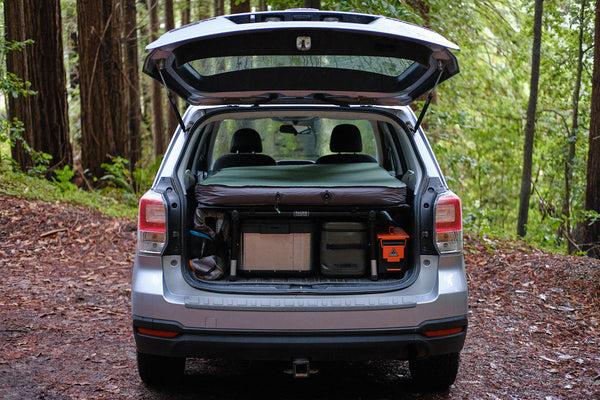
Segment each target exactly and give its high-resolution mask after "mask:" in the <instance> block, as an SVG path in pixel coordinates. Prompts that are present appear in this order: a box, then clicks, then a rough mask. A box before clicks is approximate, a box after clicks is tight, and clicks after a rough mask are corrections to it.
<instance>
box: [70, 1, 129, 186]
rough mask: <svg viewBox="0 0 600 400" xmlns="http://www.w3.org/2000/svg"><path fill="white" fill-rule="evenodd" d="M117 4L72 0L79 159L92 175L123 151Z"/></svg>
mask: <svg viewBox="0 0 600 400" xmlns="http://www.w3.org/2000/svg"><path fill="white" fill-rule="evenodd" d="M118 4H120V3H117V0H110V1H108V0H106V1H103V0H77V26H78V30H79V68H80V82H81V87H80V90H81V161H82V166H83V168H84V170H88V171H89V173H90V174H91V176H92V177H94V178H99V177H101V176H103V175H104V170H103V168H102V167H101V164H102V163H104V162H110V159H111V158H112V157H117V156H120V157H125V158H128V157H129V154H128V151H127V150H128V140H127V125H126V123H125V122H126V119H127V113H126V109H125V104H126V103H125V100H124V99H125V98H124V96H123V94H124V93H126V90H125V81H124V79H123V63H122V52H121V33H122V29H121V26H120V24H119V20H120V15H119V13H121V10H120V9H119V7H120V6H119V5H118Z"/></svg>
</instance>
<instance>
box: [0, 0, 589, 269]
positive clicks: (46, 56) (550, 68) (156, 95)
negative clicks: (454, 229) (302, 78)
mask: <svg viewBox="0 0 600 400" xmlns="http://www.w3.org/2000/svg"><path fill="white" fill-rule="evenodd" d="M303 6H304V7H315V8H317V7H319V8H321V9H324V10H342V11H360V12H366V13H373V14H383V15H387V16H390V17H394V18H398V19H402V20H405V21H409V22H413V23H416V24H419V25H425V26H427V27H429V28H431V29H433V30H435V31H437V32H439V33H441V34H442V35H444V36H446V37H447V38H449V39H450V40H452V41H454V42H455V43H457V44H458V45H459V46H460V47H461V51H460V52H459V53H458V54H457V56H458V58H459V62H460V65H461V71H462V72H461V73H460V74H459V75H458V76H457V77H454V78H453V79H451V80H450V81H448V82H446V83H445V84H444V85H442V87H441V88H440V89H439V90H438V91H437V93H436V96H435V104H433V105H432V107H431V108H430V111H429V113H428V116H427V118H426V119H425V123H424V129H425V130H426V131H427V133H428V134H429V137H430V140H431V143H432V146H433V147H434V150H435V152H436V154H437V156H438V161H439V162H440V164H441V167H442V169H443V170H444V173H445V175H446V177H447V179H448V181H449V182H448V183H449V186H450V187H451V188H452V189H453V190H454V191H455V192H456V193H457V194H458V195H459V196H460V197H461V198H462V200H463V207H464V222H465V228H466V229H467V230H468V231H471V232H479V233H482V234H485V235H502V236H517V235H518V236H521V237H524V238H525V239H526V240H528V241H530V242H534V243H536V244H539V245H543V246H546V247H549V248H556V249H561V250H564V251H567V250H568V251H569V252H571V253H579V254H582V253H587V254H589V255H591V256H595V257H599V256H600V244H599V236H600V220H599V217H600V214H599V212H600V139H598V138H599V137H600V100H599V99H600V50H599V47H600V46H594V43H599V42H600V33H599V32H600V28H598V26H599V25H600V23H599V22H596V21H597V20H598V18H599V17H598V16H599V9H600V0H597V2H594V1H592V0H570V1H555V0H553V1H549V0H546V1H543V0H535V1H534V0H527V1H525V0H478V1H474V2H464V3H448V2H443V1H439V0H430V1H424V0H405V1H398V0H391V1H388V0H360V1H359V0H339V1H325V0H321V1H314V0H313V1H310V0H305V1H304V2H302V1H291V0H284V1H269V0H245V1H240V0H231V1H224V0H215V1H192V0H167V1H158V0H104V1H103V0H62V1H59V0H45V1H43V2H39V1H33V0H5V1H4V2H3V4H2V6H0V10H1V11H2V18H3V20H4V25H3V27H2V32H1V33H2V41H0V47H1V50H2V55H3V57H2V60H1V63H0V65H1V66H0V78H1V82H0V86H1V90H2V95H3V98H4V101H3V103H4V104H5V106H4V110H3V111H2V130H1V131H0V132H1V133H0V146H1V147H0V157H1V159H0V162H1V164H0V165H1V166H2V170H6V169H15V170H21V171H23V173H29V174H34V175H38V176H40V177H45V178H47V179H55V178H56V177H59V178H60V179H63V180H64V179H67V178H68V179H70V180H71V181H73V182H74V183H76V184H77V185H78V186H80V187H83V188H86V189H93V188H97V187H99V186H102V185H106V184H107V182H109V181H111V179H112V182H113V183H114V182H115V181H116V182H117V185H118V186H119V187H120V188H121V189H123V190H127V191H130V192H132V193H140V192H141V191H143V190H144V186H143V185H142V184H141V179H140V178H139V177H140V176H142V175H143V174H144V173H145V174H146V175H151V173H148V172H147V171H149V170H150V171H151V170H152V169H155V168H156V167H157V165H158V163H159V162H160V158H161V156H162V154H163V153H164V152H165V149H166V146H167V145H168V141H169V138H170V136H171V134H172V132H174V130H175V129H176V128H177V120H176V117H175V113H174V112H173V111H172V109H171V107H170V106H169V105H168V102H167V96H166V95H165V89H164V88H162V87H161V86H160V84H159V83H157V82H154V81H151V79H149V78H148V77H146V76H141V75H140V70H141V63H142V62H143V58H144V55H145V50H144V48H145V46H146V45H147V44H148V43H150V42H151V41H152V40H154V39H156V38H157V37H158V36H160V35H161V34H162V33H164V32H165V31H168V30H170V29H173V28H176V27H179V26H182V25H184V24H187V23H190V22H193V21H196V20H200V19H204V18H209V17H212V16H215V15H221V14H229V13H238V12H248V11H252V10H256V11H258V10H267V9H285V8H293V7H303ZM594 27H596V29H594ZM421 105H422V104H421V103H419V102H418V103H417V104H416V106H415V107H416V109H417V110H418V109H419V108H420V107H421ZM185 106H186V105H185V104H184V102H183V101H182V100H181V99H180V100H179V108H180V109H181V110H182V111H183V109H184V108H185ZM107 177H109V178H110V179H107ZM117 178H118V179H117Z"/></svg>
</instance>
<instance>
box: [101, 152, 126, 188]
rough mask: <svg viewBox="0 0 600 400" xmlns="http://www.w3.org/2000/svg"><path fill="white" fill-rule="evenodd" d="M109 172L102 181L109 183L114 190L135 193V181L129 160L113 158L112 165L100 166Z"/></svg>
mask: <svg viewBox="0 0 600 400" xmlns="http://www.w3.org/2000/svg"><path fill="white" fill-rule="evenodd" d="M100 166H101V167H102V168H104V169H105V170H106V172H107V174H106V175H104V176H103V177H102V178H100V180H102V181H105V182H107V183H108V186H110V187H113V188H120V189H124V190H125V191H127V192H129V193H135V190H134V188H133V179H132V178H131V172H130V171H129V160H126V159H124V158H123V157H113V158H112V164H109V163H102V164H101V165H100Z"/></svg>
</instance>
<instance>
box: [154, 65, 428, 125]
mask: <svg viewBox="0 0 600 400" xmlns="http://www.w3.org/2000/svg"><path fill="white" fill-rule="evenodd" d="M157 67H158V68H156V69H157V70H158V74H159V75H160V80H161V81H162V84H163V86H164V87H165V89H166V90H167V97H168V98H169V103H171V107H173V111H175V116H176V117H177V122H179V126H180V127H181V130H183V132H184V133H185V132H187V129H186V127H185V124H184V123H183V119H182V118H181V113H180V112H179V108H178V107H177V103H176V102H175V98H174V97H173V93H171V90H169V87H168V86H167V82H166V81H165V76H164V75H163V73H162V72H163V70H164V69H165V60H159V62H158V65H157ZM438 79H439V78H438ZM436 85H437V83H436Z"/></svg>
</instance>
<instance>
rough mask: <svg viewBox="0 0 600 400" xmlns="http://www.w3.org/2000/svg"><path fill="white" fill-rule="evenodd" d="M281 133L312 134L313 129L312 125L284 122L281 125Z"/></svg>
mask: <svg viewBox="0 0 600 400" xmlns="http://www.w3.org/2000/svg"><path fill="white" fill-rule="evenodd" d="M279 132H281V133H291V134H292V135H294V136H295V135H310V134H311V133H312V129H311V128H310V126H303V125H290V124H284V125H281V126H280V127H279Z"/></svg>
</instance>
